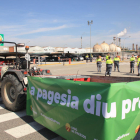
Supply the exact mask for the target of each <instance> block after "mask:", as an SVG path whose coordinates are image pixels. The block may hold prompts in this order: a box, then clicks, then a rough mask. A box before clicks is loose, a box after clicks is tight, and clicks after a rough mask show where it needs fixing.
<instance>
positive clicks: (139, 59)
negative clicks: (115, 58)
mask: <svg viewBox="0 0 140 140" xmlns="http://www.w3.org/2000/svg"><path fill="white" fill-rule="evenodd" d="M139 64H140V58H138V62H137V66H138V65H139Z"/></svg>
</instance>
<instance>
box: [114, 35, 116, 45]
mask: <svg viewBox="0 0 140 140" xmlns="http://www.w3.org/2000/svg"><path fill="white" fill-rule="evenodd" d="M113 41H114V44H115V45H116V37H113Z"/></svg>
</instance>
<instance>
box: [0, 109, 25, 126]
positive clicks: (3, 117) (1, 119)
mask: <svg viewBox="0 0 140 140" xmlns="http://www.w3.org/2000/svg"><path fill="white" fill-rule="evenodd" d="M23 116H26V111H25V110H24V111H20V112H17V113H15V112H11V113H6V114H2V115H0V123H2V122H6V121H9V120H13V119H17V118H19V117H23Z"/></svg>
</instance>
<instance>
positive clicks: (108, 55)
mask: <svg viewBox="0 0 140 140" xmlns="http://www.w3.org/2000/svg"><path fill="white" fill-rule="evenodd" d="M108 57H110V53H108V54H107V55H106V61H107V60H108Z"/></svg>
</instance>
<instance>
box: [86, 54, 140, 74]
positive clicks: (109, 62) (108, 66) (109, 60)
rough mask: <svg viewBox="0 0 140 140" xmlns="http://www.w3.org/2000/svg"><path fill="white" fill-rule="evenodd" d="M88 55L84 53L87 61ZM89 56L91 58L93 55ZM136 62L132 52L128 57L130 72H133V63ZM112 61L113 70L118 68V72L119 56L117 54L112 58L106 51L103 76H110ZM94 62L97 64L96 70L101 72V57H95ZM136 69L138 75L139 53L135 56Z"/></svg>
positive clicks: (139, 67) (139, 70)
mask: <svg viewBox="0 0 140 140" xmlns="http://www.w3.org/2000/svg"><path fill="white" fill-rule="evenodd" d="M88 58H89V57H88V55H86V61H87V62H88ZM91 58H93V56H91ZM135 62H136V58H135V57H134V54H132V56H131V58H130V73H132V72H133V73H134V70H135V69H134V65H135ZM113 63H114V71H116V70H118V72H120V70H119V63H120V56H119V55H118V54H117V55H116V56H115V57H114V59H113V60H112V58H111V57H110V53H108V54H107V55H106V72H105V76H106V75H109V76H111V72H112V66H113ZM96 64H97V71H98V72H101V67H102V58H101V56H100V55H99V56H98V57H97V58H96ZM137 69H138V75H137V76H140V55H138V56H137Z"/></svg>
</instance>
